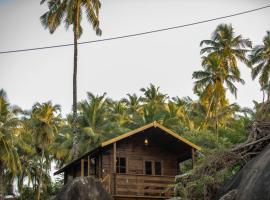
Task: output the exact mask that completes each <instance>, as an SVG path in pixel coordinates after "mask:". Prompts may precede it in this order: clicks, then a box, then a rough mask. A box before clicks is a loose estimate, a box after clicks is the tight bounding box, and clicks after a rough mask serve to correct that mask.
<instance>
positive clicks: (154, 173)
mask: <svg viewBox="0 0 270 200" xmlns="http://www.w3.org/2000/svg"><path fill="white" fill-rule="evenodd" d="M146 162H151V171H152V174H151V175H150V174H146ZM156 162H159V163H160V167H161V168H160V173H161V174H160V175H157V174H156V166H155V164H156ZM143 174H144V175H147V176H163V161H162V160H150V159H147V160H143Z"/></svg>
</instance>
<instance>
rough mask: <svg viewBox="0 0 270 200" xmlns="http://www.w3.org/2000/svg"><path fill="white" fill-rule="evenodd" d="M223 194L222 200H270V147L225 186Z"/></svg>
mask: <svg viewBox="0 0 270 200" xmlns="http://www.w3.org/2000/svg"><path fill="white" fill-rule="evenodd" d="M221 194H222V195H223V197H222V198H220V199H222V200H223V199H228V200H269V199H270V145H268V146H267V147H266V148H265V149H264V150H263V151H262V152H261V153H260V154H259V155H258V156H256V157H255V158H254V159H252V160H251V161H249V162H248V163H247V164H246V165H245V166H244V167H243V169H241V170H240V171H239V172H238V173H237V174H236V176H235V177H234V178H233V179H232V180H230V181H229V182H228V183H227V184H225V186H224V187H223V188H222V190H221ZM222 195H221V196H222Z"/></svg>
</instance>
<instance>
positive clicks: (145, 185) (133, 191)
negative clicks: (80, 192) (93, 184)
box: [103, 174, 175, 197]
mask: <svg viewBox="0 0 270 200" xmlns="http://www.w3.org/2000/svg"><path fill="white" fill-rule="evenodd" d="M109 177H110V178H109V179H110V181H109V182H107V183H109V185H108V184H106V183H105V181H104V183H103V184H104V186H105V188H109V189H108V191H109V192H110V193H111V194H112V195H115V196H136V197H171V196H173V188H172V186H171V184H173V183H174V179H175V178H174V177H172V176H150V175H137V174H111V175H110V176H109Z"/></svg>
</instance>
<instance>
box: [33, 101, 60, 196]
mask: <svg viewBox="0 0 270 200" xmlns="http://www.w3.org/2000/svg"><path fill="white" fill-rule="evenodd" d="M59 111H60V106H59V105H53V104H52V103H51V102H47V103H43V104H40V103H36V104H35V105H34V106H33V109H32V113H31V121H32V128H33V133H34V138H35V144H36V145H37V148H38V149H40V150H41V158H40V161H39V162H40V170H39V179H38V182H39V184H38V190H37V200H39V199H40V194H41V189H42V187H43V171H44V163H46V161H47V160H46V158H45V150H46V149H47V148H49V145H51V144H52V143H53V141H54V140H55V136H56V134H57V127H58V124H59V122H60V115H59Z"/></svg>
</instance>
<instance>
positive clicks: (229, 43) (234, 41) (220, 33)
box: [200, 24, 252, 79]
mask: <svg viewBox="0 0 270 200" xmlns="http://www.w3.org/2000/svg"><path fill="white" fill-rule="evenodd" d="M204 45H206V47H204V48H202V50H201V54H204V53H207V54H208V55H212V54H216V55H217V56H218V57H219V60H220V61H219V62H220V67H221V68H224V72H226V73H231V74H232V75H234V76H235V77H236V78H237V79H240V70H239V68H238V62H237V60H240V61H241V62H243V63H245V64H246V65H248V66H250V62H249V60H248V58H247V52H248V51H249V48H252V43H251V41H250V40H249V39H245V38H243V36H242V35H235V32H234V29H233V27H232V25H228V24H220V25H218V26H217V28H216V29H215V31H214V32H213V34H212V37H211V39H210V40H203V41H201V43H200V46H204Z"/></svg>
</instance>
